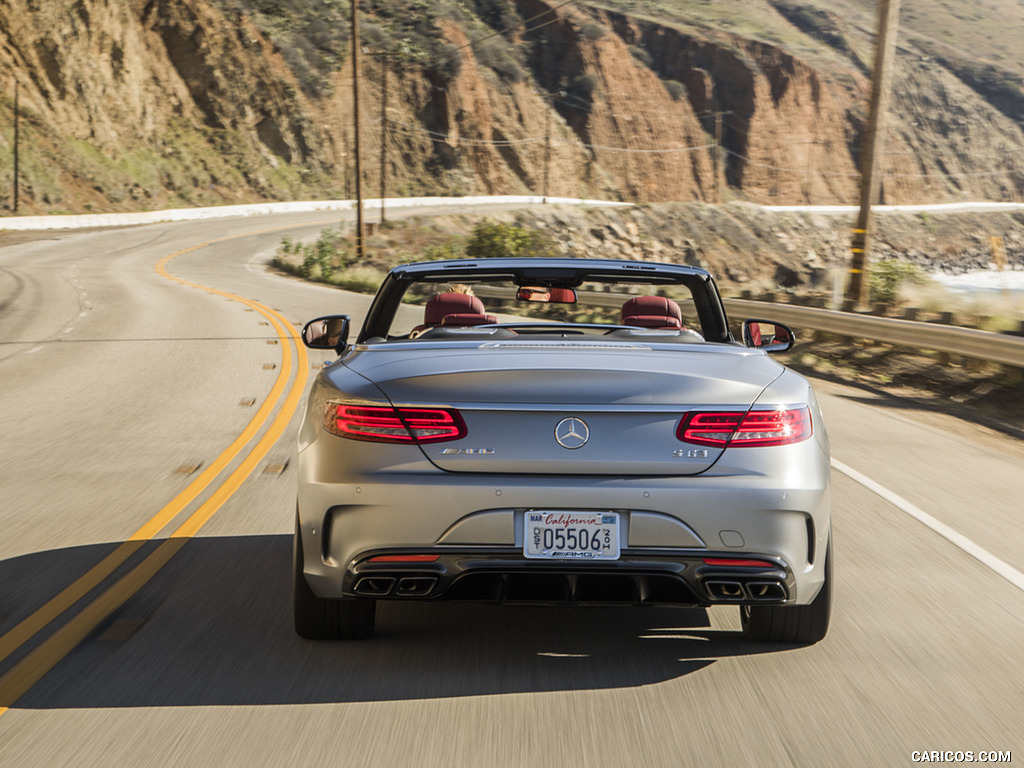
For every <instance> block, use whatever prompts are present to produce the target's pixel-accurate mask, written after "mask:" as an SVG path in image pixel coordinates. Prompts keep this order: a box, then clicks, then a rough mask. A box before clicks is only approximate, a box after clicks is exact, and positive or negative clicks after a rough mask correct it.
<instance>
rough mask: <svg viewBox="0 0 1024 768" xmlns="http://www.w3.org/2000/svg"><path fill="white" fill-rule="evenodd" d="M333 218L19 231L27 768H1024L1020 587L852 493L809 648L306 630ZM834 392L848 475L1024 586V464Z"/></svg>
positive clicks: (892, 406)
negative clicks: (306, 259)
mask: <svg viewBox="0 0 1024 768" xmlns="http://www.w3.org/2000/svg"><path fill="white" fill-rule="evenodd" d="M335 222H336V215H334V214H331V215H328V214H319V215H318V214H301V215H300V214H293V215H286V216H273V217H265V218H261V219H258V220H257V219H246V220H220V221H215V222H206V223H203V222H192V223H178V224H161V225H149V226H144V227H138V228H134V229H121V230H108V231H95V232H77V233H73V234H70V233H64V232H62V233H58V234H53V235H49V236H47V238H45V239H41V240H36V241H33V242H29V243H23V244H19V245H13V246H4V245H3V241H2V240H0V382H2V387H0V532H2V533H0V765H2V766H4V768H7V767H8V766H11V767H12V768H13V767H14V766H18V767H19V768H20V767H21V766H32V767H36V766H39V767H42V766H46V768H52V767H54V766H115V765H117V766H120V765H126V766H189V768H193V767H194V766H218V767H219V766H247V767H248V766H278V765H280V766H292V765H332V766H378V765H379V766H399V765H416V766H424V767H426V766H492V765H493V766H526V765H531V766H563V765H578V766H588V767H589V766H623V765H636V766H666V767H668V766H673V767H676V766H688V765H695V766H729V767H734V766H746V765H757V766H776V765H796V766H817V765H856V766H873V765H877V766H898V765H911V764H913V763H912V753H913V752H915V751H921V750H927V751H931V750H942V751H945V750H953V751H957V750H960V751H972V752H974V753H975V755H979V754H980V753H981V752H982V751H984V752H989V751H996V752H1003V753H1006V752H1008V751H1009V752H1012V753H1017V754H1016V755H1014V756H1015V757H1016V758H1017V761H1018V762H1019V761H1021V760H1024V736H1022V735H1021V734H1024V682H1022V680H1024V673H1022V672H1021V670H1022V669H1024V643H1021V638H1022V637H1024V591H1022V589H1020V588H1019V587H1018V586H1015V585H1014V584H1013V583H1011V581H1009V580H1008V579H1007V578H1005V577H1004V576H1001V575H999V574H998V573H996V572H995V571H994V570H993V568H992V567H991V564H987V563H986V562H983V560H979V559H978V558H977V557H975V556H972V555H971V554H968V553H967V552H965V551H964V550H963V549H961V548H960V547H958V546H956V545H955V544H954V543H951V542H950V541H949V540H948V539H946V538H943V537H942V536H940V535H939V534H938V533H936V532H935V531H934V530H933V529H931V528H929V527H927V526H926V525H924V524H923V523H921V522H920V521H919V520H917V519H915V518H913V517H911V516H910V515H909V514H907V513H906V512H905V511H903V510H902V509H900V508H899V507H898V506H897V505H895V504H894V503H893V502H892V500H887V499H886V498H883V497H882V496H880V495H879V494H878V493H876V492H875V491H873V490H869V489H868V488H866V487H865V486H864V485H863V484H862V483H860V482H856V481H854V480H853V479H851V478H850V477H849V476H847V475H846V474H843V473H841V472H838V471H837V472H834V473H833V485H834V488H833V498H834V519H835V545H836V557H837V568H836V575H837V589H836V595H835V599H836V604H835V614H834V619H833V625H832V629H831V631H830V633H829V635H828V637H827V638H826V639H825V640H824V641H823V642H822V643H820V644H819V645H816V646H813V647H810V648H799V649H793V648H786V647H770V646H768V647H763V646H754V645H750V644H747V643H745V642H744V641H743V640H742V639H741V637H740V636H739V634H738V632H737V631H736V630H738V624H739V619H738V613H737V612H736V609H728V608H716V609H713V610H710V611H704V610H689V611H684V610H669V609H647V610H632V609H617V608H615V609H612V608H607V609H585V610H568V609H566V610H563V609H554V608H524V607H496V606H483V605H465V606H463V605H396V604H384V605H383V606H382V607H381V610H380V611H379V614H378V616H379V619H378V627H379V631H378V634H377V637H376V639H374V640H373V641H370V642H355V643H313V642H308V641H303V640H300V639H299V638H297V637H296V636H295V635H294V633H293V632H292V628H291V613H290V610H291V606H290V546H291V542H290V537H291V529H292V523H293V515H294V494H295V477H294V466H293V463H290V462H293V454H294V443H295V430H296V428H297V416H296V405H297V398H298V397H299V395H300V394H301V392H302V390H303V389H304V388H305V387H306V386H307V385H308V379H309V378H311V377H312V375H313V374H314V373H315V368H316V367H317V366H319V364H320V363H321V362H322V361H323V360H324V359H325V357H324V356H321V355H315V354H307V352H306V351H305V350H304V349H302V348H300V346H299V345H298V344H297V343H296V339H295V336H294V334H295V331H296V328H297V327H298V326H301V323H302V322H303V321H305V320H307V319H309V318H311V317H314V316H316V315H319V314H325V313H328V312H340V311H345V312H349V313H351V314H353V315H355V316H357V317H361V315H362V313H363V312H365V309H366V307H367V306H368V304H369V299H368V297H365V296H355V295H351V294H346V293H343V292H340V291H336V290H332V289H329V288H325V287H322V286H315V285H308V284H305V283H302V282H300V281H297V280H292V279H287V278H282V277H280V276H277V275H273V274H270V273H268V272H267V271H266V270H265V269H264V267H263V264H264V262H265V260H266V258H267V257H268V256H269V255H270V254H271V253H272V252H273V250H274V248H275V246H276V245H277V243H278V242H279V241H280V238H281V235H282V234H283V233H284V232H285V231H287V232H288V233H290V234H291V235H292V236H301V235H302V234H303V233H311V232H314V231H317V230H319V229H320V228H321V227H322V226H326V225H329V224H333V223H335ZM285 227H290V228H291V229H288V230H284V229H282V228H285ZM172 256H173V258H170V259H169V260H168V257H172ZM818 391H819V395H820V398H821V401H822V406H823V409H824V411H825V415H826V418H827V419H828V427H829V432H830V435H831V438H832V444H833V455H834V457H835V458H836V459H837V460H838V461H839V462H841V463H842V464H843V465H844V466H848V467H850V468H852V469H853V470H856V471H857V472H860V473H863V475H865V476H866V477H867V478H870V479H871V480H872V481H874V482H876V483H879V484H880V485H881V486H884V487H885V488H886V489H888V490H889V491H891V492H892V493H894V494H897V495H898V496H900V497H902V499H904V500H905V501H906V502H907V503H909V504H910V505H913V506H915V507H917V508H919V509H921V510H923V511H924V512H926V513H927V514H928V515H930V516H933V517H934V518H935V520H937V521H939V522H940V523H941V524H943V525H945V526H948V527H950V528H951V529H954V530H955V531H956V532H958V533H959V534H960V535H962V536H963V537H966V538H967V539H969V540H970V541H971V542H973V543H974V544H975V545H977V546H978V547H980V548H982V549H983V550H985V552H987V553H989V554H990V555H991V556H992V557H993V558H996V559H998V560H999V561H1002V562H1004V563H1006V564H1007V565H1008V566H1009V567H1011V568H1012V569H1015V571H1017V572H1019V571H1022V570H1024V554H1022V553H1024V519H1022V518H1024V515H1022V511H1024V503H1022V502H1021V493H1020V489H1021V488H1024V445H1022V444H1021V443H1020V442H1018V441H1014V440H1012V439H1010V438H1007V437H1004V436H1001V435H997V434H994V433H991V432H988V431H986V430H983V429H980V428H977V427H974V426H972V425H969V424H965V423H963V422H960V421H957V420H955V419H951V418H948V417H945V416H941V415H937V414H933V413H926V412H921V411H917V410H915V409H913V408H911V407H909V406H908V405H907V404H906V403H895V402H888V401H885V400H881V399H878V398H872V397H870V396H868V395H865V393H863V392H862V391H859V390H853V389H847V388H844V387H840V386H837V385H833V384H825V383H822V384H820V385H819V388H818Z"/></svg>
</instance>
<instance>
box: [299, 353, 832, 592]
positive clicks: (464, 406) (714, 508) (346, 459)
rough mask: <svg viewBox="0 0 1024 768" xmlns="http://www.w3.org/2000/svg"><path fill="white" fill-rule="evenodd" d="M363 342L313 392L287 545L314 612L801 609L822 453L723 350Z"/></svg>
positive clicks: (817, 514) (805, 428) (824, 518)
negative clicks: (316, 601) (320, 604)
mask: <svg viewBox="0 0 1024 768" xmlns="http://www.w3.org/2000/svg"><path fill="white" fill-rule="evenodd" d="M409 346H411V344H410V345H406V347H403V345H395V344H394V343H390V344H388V345H379V347H378V348H374V347H375V345H372V344H371V345H365V346H364V347H362V348H361V349H360V350H359V351H357V352H355V353H354V354H353V355H350V356H349V357H347V358H346V359H345V360H344V361H343V362H340V363H338V364H335V365H333V366H331V367H330V368H328V369H326V370H325V371H324V372H323V373H321V375H320V376H319V378H318V380H317V382H316V384H315V386H314V389H313V392H312V394H311V397H310V399H309V404H308V408H307V412H306V416H305V420H304V423H303V427H302V436H301V438H300V453H299V473H300V482H299V487H300V491H299V499H298V506H299V515H298V525H297V537H300V539H301V541H300V543H301V546H302V551H303V552H304V557H303V562H302V574H303V575H304V577H305V580H306V582H307V583H308V585H309V588H310V589H311V590H312V592H313V593H314V594H315V595H316V596H317V597H318V598H321V599H338V598H342V599H353V598H361V599H365V600H371V599H372V600H377V599H397V600H411V599H417V600H423V599H428V600H434V599H436V600H456V599H472V600H499V601H541V602H575V603H606V602H612V603H616V602H618V603H632V604H665V603H667V604H677V605H715V604H734V605H744V606H746V605H754V606H763V605H773V606H799V605H809V604H810V603H811V602H812V601H813V600H814V599H815V598H816V596H817V595H818V593H819V591H820V589H821V587H822V584H823V581H824V573H825V569H824V567H823V562H824V560H825V552H826V549H827V547H828V541H829V533H830V525H829V507H830V503H829V493H830V490H829V458H828V443H827V438H826V436H825V432H824V428H823V424H822V421H821V418H820V412H819V410H818V406H817V403H816V401H815V399H814V396H813V392H812V391H811V389H810V387H809V386H808V384H807V382H806V381H805V380H804V379H802V378H801V377H799V376H798V375H796V374H793V373H791V372H788V371H786V370H785V369H784V368H782V366H779V365H778V364H776V363H774V362H773V361H771V360H770V359H769V358H768V357H766V356H765V355H764V354H763V353H761V352H757V351H752V350H745V349H743V348H740V347H736V346H732V345H708V346H707V347H704V348H699V349H694V350H690V351H681V350H679V349H677V348H672V349H660V348H659V347H658V345H657V344H641V343H625V344H620V345H615V344H609V343H608V342H593V341H588V340H580V341H574V342H571V343H570V342H565V341H560V342H555V343H552V342H544V341H536V342H533V343H530V342H525V341H515V342H509V343H507V344H500V343H499V344H494V345H491V346H490V347H486V348H484V347H483V345H481V344H479V343H476V342H465V343H450V344H429V345H423V346H422V347H421V351H420V353H417V352H416V351H415V350H413V349H409V348H407V347H409Z"/></svg>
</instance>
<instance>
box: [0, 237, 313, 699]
mask: <svg viewBox="0 0 1024 768" xmlns="http://www.w3.org/2000/svg"><path fill="white" fill-rule="evenodd" d="M261 231H263V232H265V231H270V230H261ZM253 234H258V233H256V232H247V233H245V234H242V235H233V236H231V237H223V238H219V239H216V240H210V241H208V242H205V243H200V244H199V245H194V246H191V247H189V248H184V249H182V250H180V251H176V252H175V253H172V254H170V255H169V256H166V257H164V258H163V259H161V260H160V261H159V262H158V263H157V265H156V271H157V273H158V274H159V275H161V276H162V277H165V278H167V279H168V280H173V281H175V282H177V283H181V284H182V285H187V286H190V287H193V288H199V289H201V290H205V291H207V292H209V293H213V294H217V295H220V296H224V297H226V298H228V299H231V300H232V301H237V302H239V303H241V304H244V305H245V306H247V307H250V308H251V309H253V310H255V311H256V312H259V313H260V314H261V315H263V316H264V317H266V318H267V320H269V321H270V322H271V324H272V325H273V327H274V330H275V331H276V333H277V336H278V339H279V340H280V341H281V342H282V344H281V348H282V361H281V369H280V372H279V374H278V376H277V379H276V381H275V382H274V386H273V387H272V388H271V390H270V394H269V395H268V396H267V398H266V399H265V400H264V401H263V403H262V405H261V406H260V408H259V410H258V411H257V412H256V414H255V415H254V416H253V418H252V420H251V421H250V422H249V424H248V425H247V426H246V427H245V429H244V430H243V431H242V433H241V434H239V436H238V437H237V438H236V439H235V440H234V442H232V443H231V445H229V446H228V447H227V448H226V449H225V450H224V451H223V453H221V454H220V456H218V457H217V459H216V460H215V461H213V462H212V463H211V464H210V465H209V466H208V467H207V468H206V469H205V470H204V471H203V472H202V473H201V474H200V475H198V476H197V477H196V478H195V479H194V480H193V481H192V482H191V483H189V485H188V487H187V488H185V490H183V491H182V492H181V493H179V494H178V495H177V496H176V497H174V499H172V500H171V501H170V502H169V503H168V504H167V505H166V506H165V507H164V508H163V509H161V510H160V511H159V512H158V513H157V514H156V515H154V516H153V517H152V518H151V519H150V520H149V521H147V522H146V523H145V524H144V525H143V526H142V527H141V528H139V529H138V530H137V531H136V532H135V533H134V534H132V536H131V537H129V539H128V540H127V541H125V542H123V543H122V544H121V545H119V546H118V547H117V548H116V549H115V550H114V551H113V552H111V553H110V554H109V555H107V556H106V557H105V558H104V559H103V560H102V561H101V562H99V563H98V564H97V565H95V566H94V567H93V568H91V569H90V570H89V571H88V572H87V573H85V574H84V575H82V576H81V577H80V578H79V579H77V580H76V581H75V582H74V583H73V584H71V585H70V586H68V587H67V588H66V589H64V590H63V591H62V592H60V594H58V595H57V596H55V597H54V598H52V599H51V600H50V601H49V602H47V603H46V604H45V605H43V606H42V607H41V608H39V609H38V610H36V611H35V612H34V613H33V614H32V615H31V616H29V617H27V618H26V619H24V620H23V621H22V622H21V623H19V624H18V625H17V626H15V627H14V628H13V629H11V630H9V631H8V632H7V633H6V634H4V635H3V636H2V637H0V663H2V662H3V661H4V660H5V659H7V658H8V657H9V656H11V655H12V654H13V653H15V652H16V651H17V650H18V649H20V648H22V647H23V646H24V645H25V644H26V643H27V642H28V641H29V640H31V639H32V638H33V637H34V636H35V635H36V634H37V633H39V632H40V631H41V630H43V629H44V628H45V627H46V626H47V625H48V624H50V622H52V621H54V620H55V619H56V618H58V617H59V616H60V615H61V614H63V613H64V612H66V611H67V610H68V609H70V608H71V606H73V605H74V604H75V603H76V602H77V601H78V600H80V599H81V598H82V597H84V596H85V595H87V594H88V593H89V592H90V591H91V590H93V589H94V588H96V587H97V586H99V585H100V584H101V583H102V582H103V581H104V580H105V579H106V578H108V577H109V576H110V575H111V574H113V573H114V571H116V570H117V569H118V568H119V567H120V566H121V565H123V564H124V563H125V562H126V561H127V560H128V559H129V558H130V557H131V556H132V555H134V554H135V553H136V552H137V551H138V550H139V549H140V548H141V547H142V546H143V545H144V544H145V543H146V542H147V541H150V540H152V539H153V538H154V537H155V536H156V535H157V534H158V533H159V532H160V531H161V530H163V528H164V527H165V526H167V525H168V524H169V523H171V522H172V521H173V520H174V519H175V518H176V517H177V516H178V515H179V514H180V513H181V512H182V511H183V510H184V509H185V508H186V507H187V506H188V505H189V504H190V503H192V502H193V501H194V500H195V499H196V498H198V496H199V495H200V494H201V493H202V492H203V491H204V490H206V489H207V487H209V486H210V485H211V484H212V483H213V481H214V480H215V479H216V478H217V477H218V476H219V475H220V474H221V472H223V471H224V470H225V469H226V468H227V467H228V465H230V464H231V462H232V461H234V460H235V458H237V457H238V455H239V454H241V453H242V451H243V450H244V449H245V447H246V445H248V444H249V443H250V442H251V441H252V439H253V438H254V437H256V435H258V434H259V432H260V430H261V429H262V428H263V426H264V425H265V424H266V423H267V421H268V420H269V419H270V417H271V414H272V413H273V411H274V409H275V407H276V406H277V404H278V403H279V401H280V400H281V398H282V396H284V403H283V405H282V406H281V408H280V410H278V412H277V416H276V417H274V419H273V421H272V422H271V424H270V427H269V428H268V429H267V431H266V432H264V434H263V436H262V437H261V438H260V439H259V441H258V442H257V443H256V444H255V445H254V446H253V447H252V448H251V449H250V451H249V453H248V455H247V456H245V458H244V459H243V460H242V461H241V463H240V464H239V465H238V466H237V467H236V468H235V469H234V470H233V471H232V472H231V473H230V474H229V475H228V476H227V477H226V478H225V479H224V480H223V481H222V482H221V483H220V485H219V486H217V487H216V488H215V490H214V491H213V492H212V493H211V494H210V496H209V497H208V498H207V499H206V500H205V501H204V502H203V503H202V504H201V505H200V506H199V507H198V509H196V510H195V512H193V513H192V514H191V515H190V516H189V517H188V518H187V519H186V520H185V521H184V522H183V523H181V524H180V525H179V527H178V528H177V529H176V530H175V531H174V533H172V534H171V536H170V537H169V538H167V539H165V540H163V541H162V542H161V543H160V545H159V546H158V547H157V548H156V549H155V550H154V551H153V552H152V553H151V554H150V555H148V556H147V557H146V558H145V559H144V560H143V561H142V562H141V563H139V564H138V565H136V566H135V567H134V568H132V570H131V571H129V572H128V573H127V574H126V575H124V576H122V577H121V578H120V579H119V580H118V581H117V582H116V583H115V584H113V585H112V586H111V587H109V588H108V589H107V590H105V591H104V592H103V593H101V594H100V595H99V596H98V597H96V599H95V600H93V601H92V602H91V603H89V604H88V605H87V606H86V607H85V608H83V609H82V610H81V611H80V612H79V613H78V614H76V615H75V616H74V617H72V618H71V619H70V620H68V621H67V623H65V624H64V625H62V626H61V627H60V628H59V629H57V630H56V631H55V632H54V633H53V634H52V635H50V636H49V637H48V638H46V639H45V640H44V641H43V642H42V643H40V644H39V645H38V646H36V647H35V648H34V649H33V650H32V651H30V652H29V653H28V654H27V655H25V656H24V657H23V658H22V659H20V660H19V661H18V662H17V663H16V664H15V665H14V666H12V667H11V669H9V670H8V671H7V672H5V673H4V674H3V675H2V676H0V716H3V714H4V713H5V712H6V711H7V710H8V709H9V708H10V707H12V706H14V704H15V702H16V701H17V700H18V699H19V698H21V697H22V696H23V695H24V694H25V693H27V692H28V691H29V689H31V688H32V686H34V685H35V684H36V683H37V682H38V681H39V680H41V679H42V677H43V676H44V675H46V673H47V672H49V671H50V670H51V669H53V668H54V667H55V666H56V665H57V664H58V663H59V662H60V661H61V660H62V659H63V658H64V657H65V656H67V655H68V654H69V653H70V652H71V651H72V650H74V648H75V647H76V646H77V645H78V644H79V643H81V642H82V641H83V640H84V639H85V638H86V637H87V636H88V635H89V633H90V632H92V631H93V630H94V629H95V628H96V627H97V626H98V625H99V624H100V623H101V622H102V621H104V620H105V619H106V618H107V617H109V616H110V615H111V614H112V613H113V612H114V611H116V610H117V609H118V608H120V607H121V606H122V605H124V604H125V603H126V602H127V601H128V600H129V598H131V597H132V595H134V594H135V593H136V592H138V591H139V590H140V589H141V588H142V587H143V586H144V585H145V584H146V583H147V582H149V580H150V579H152V578H153V576H155V575H156V574H157V572H158V571H160V569H161V568H163V566H164V565H166V564H167V563H168V562H169V561H170V560H171V558H172V557H174V555H175V554H177V553H178V551H179V550H180V549H181V548H182V547H183V546H184V545H185V543H186V542H187V541H188V540H189V538H191V537H192V536H195V535H196V534H197V533H198V532H199V530H200V529H201V528H202V527H203V525H205V524H206V522H207V521H208V520H209V519H210V518H211V517H213V515H214V514H215V513H216V512H217V511H218V510H219V509H220V508H221V507H222V506H223V505H224V503H225V502H226V501H227V500H228V499H229V498H230V497H231V496H232V495H233V494H234V493H235V492H236V491H237V490H238V489H239V488H240V487H241V486H242V483H243V482H245V480H246V479H247V478H248V477H249V475H251V474H252V473H253V471H254V470H255V469H256V467H257V466H258V465H259V463H260V462H261V461H262V460H263V459H264V458H265V457H266V455H267V453H268V452H269V450H270V448H271V447H272V446H273V445H274V443H275V442H277V440H278V439H279V438H280V437H281V435H282V434H283V433H284V430H285V429H286V428H287V426H288V422H289V421H291V417H292V415H293V414H294V413H295V410H296V408H297V407H298V405H299V401H300V399H301V397H302V393H303V391H304V390H305V386H306V380H307V378H308V376H309V363H308V358H307V356H306V350H305V348H304V347H303V345H302V344H301V342H300V340H299V337H298V334H297V333H296V331H295V329H294V328H293V327H292V325H291V324H290V323H289V322H288V321H287V320H285V319H284V318H283V317H282V316H281V314H280V313H278V312H277V311H275V310H273V309H270V308H269V307H266V306H264V305H262V304H260V303H259V302H256V301H252V300H251V299H246V298H243V297H241V296H237V295H235V294H232V293H226V292H224V291H220V290H217V289H215V288H210V287H207V286H204V285H199V284H198V283H192V282H189V281H187V280H183V279H181V278H179V277H176V276H174V275H172V274H170V273H169V272H167V264H168V263H169V262H170V261H171V260H172V259H174V258H176V257H178V256H181V255H183V254H185V253H189V252H191V251H195V250H199V249H200V248H205V247H207V246H210V245H213V244H216V243H221V242H225V241H227V240H234V239H237V238H239V237H247V236H250V235H253ZM293 347H294V349H295V355H297V359H298V366H297V372H296V376H295V380H294V381H293V382H292V384H291V387H290V388H289V387H288V379H289V377H290V373H291V368H292V363H293V352H292V349H293ZM286 390H287V394H286Z"/></svg>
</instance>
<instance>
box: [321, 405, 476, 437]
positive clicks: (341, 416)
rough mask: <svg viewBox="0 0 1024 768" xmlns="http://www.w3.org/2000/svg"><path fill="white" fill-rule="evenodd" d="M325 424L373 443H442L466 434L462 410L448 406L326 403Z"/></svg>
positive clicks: (343, 434)
mask: <svg viewBox="0 0 1024 768" xmlns="http://www.w3.org/2000/svg"><path fill="white" fill-rule="evenodd" d="M324 428H325V429H326V430H327V431H328V432H330V433H332V434H335V435H340V436H341V437H347V438H350V439H352V440H366V441H369V442H373V443H440V442H444V441H446V440H458V439H460V438H462V437H465V436H466V424H465V422H463V420H462V417H461V416H460V415H459V412H458V411H456V410H453V409H448V408H391V407H389V406H377V405H342V404H340V403H327V409H326V411H325V413H324Z"/></svg>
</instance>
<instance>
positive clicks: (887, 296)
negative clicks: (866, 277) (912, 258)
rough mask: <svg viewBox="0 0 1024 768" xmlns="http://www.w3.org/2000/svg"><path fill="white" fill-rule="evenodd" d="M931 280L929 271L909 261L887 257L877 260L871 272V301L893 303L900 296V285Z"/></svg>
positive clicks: (924, 282) (920, 283)
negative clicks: (883, 259)
mask: <svg viewBox="0 0 1024 768" xmlns="http://www.w3.org/2000/svg"><path fill="white" fill-rule="evenodd" d="M929 281H930V278H929V277H928V273H927V272H925V271H924V270H923V269H922V268H921V267H919V266H917V265H916V264H911V263H910V262H908V261H900V260H898V259H886V260H885V261H878V262H875V263H874V264H873V265H872V266H871V274H870V296H871V302H872V303H873V304H874V303H884V304H892V303H893V302H894V301H895V300H896V299H897V298H898V297H899V292H900V287H901V286H902V285H904V284H905V283H910V284H911V285H926V284H927V283H928V282H929Z"/></svg>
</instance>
